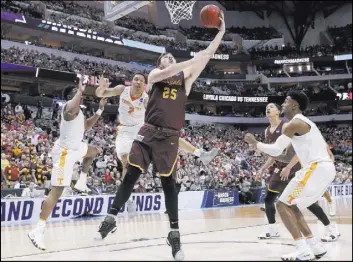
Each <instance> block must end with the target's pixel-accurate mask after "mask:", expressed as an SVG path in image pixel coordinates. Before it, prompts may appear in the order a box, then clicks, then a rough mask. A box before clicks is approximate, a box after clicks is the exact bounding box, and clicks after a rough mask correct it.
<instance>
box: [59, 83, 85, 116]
mask: <svg viewBox="0 0 353 262" xmlns="http://www.w3.org/2000/svg"><path fill="white" fill-rule="evenodd" d="M85 88H86V85H84V84H83V77H81V78H80V80H79V83H78V89H77V92H76V94H75V96H74V97H73V98H72V99H71V100H69V101H68V102H67V103H66V105H65V108H64V118H65V120H66V121H70V120H72V119H73V118H74V117H75V116H76V114H77V113H78V111H79V110H80V104H81V98H82V93H83V92H84V91H85Z"/></svg>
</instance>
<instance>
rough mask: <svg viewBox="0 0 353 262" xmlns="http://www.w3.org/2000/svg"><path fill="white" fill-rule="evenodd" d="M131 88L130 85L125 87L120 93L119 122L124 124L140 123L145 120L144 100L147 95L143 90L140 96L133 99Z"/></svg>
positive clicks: (133, 124)
mask: <svg viewBox="0 0 353 262" xmlns="http://www.w3.org/2000/svg"><path fill="white" fill-rule="evenodd" d="M131 89H132V87H131V86H127V87H125V89H124V91H123V92H122V93H121V95H120V103H119V122H120V124H121V125H124V126H135V125H140V124H143V122H144V120H145V112H146V108H145V105H144V101H145V99H146V98H147V97H148V95H147V93H146V92H143V94H142V96H141V97H140V98H136V99H133V98H132V97H131Z"/></svg>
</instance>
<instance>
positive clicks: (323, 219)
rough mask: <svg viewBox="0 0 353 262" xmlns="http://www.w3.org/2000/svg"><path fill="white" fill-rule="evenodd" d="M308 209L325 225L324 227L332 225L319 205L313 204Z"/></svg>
mask: <svg viewBox="0 0 353 262" xmlns="http://www.w3.org/2000/svg"><path fill="white" fill-rule="evenodd" d="M308 209H309V210H310V212H311V213H313V214H314V215H315V216H316V217H317V218H318V219H319V220H320V221H321V223H322V224H324V226H328V225H330V220H329V219H328V217H327V216H326V214H325V212H324V210H323V209H322V208H321V207H320V206H319V204H318V203H314V204H312V205H311V206H309V207H308Z"/></svg>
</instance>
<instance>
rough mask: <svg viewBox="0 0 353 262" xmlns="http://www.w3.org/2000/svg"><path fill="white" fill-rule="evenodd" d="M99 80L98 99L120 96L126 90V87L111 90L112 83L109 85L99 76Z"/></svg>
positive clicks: (120, 86)
mask: <svg viewBox="0 0 353 262" xmlns="http://www.w3.org/2000/svg"><path fill="white" fill-rule="evenodd" d="M98 80H99V86H98V88H97V89H96V96H97V97H111V96H120V95H121V94H122V92H123V91H124V89H125V86H124V85H117V86H116V87H113V88H109V85H110V83H108V82H107V81H106V79H104V77H103V76H99V78H98Z"/></svg>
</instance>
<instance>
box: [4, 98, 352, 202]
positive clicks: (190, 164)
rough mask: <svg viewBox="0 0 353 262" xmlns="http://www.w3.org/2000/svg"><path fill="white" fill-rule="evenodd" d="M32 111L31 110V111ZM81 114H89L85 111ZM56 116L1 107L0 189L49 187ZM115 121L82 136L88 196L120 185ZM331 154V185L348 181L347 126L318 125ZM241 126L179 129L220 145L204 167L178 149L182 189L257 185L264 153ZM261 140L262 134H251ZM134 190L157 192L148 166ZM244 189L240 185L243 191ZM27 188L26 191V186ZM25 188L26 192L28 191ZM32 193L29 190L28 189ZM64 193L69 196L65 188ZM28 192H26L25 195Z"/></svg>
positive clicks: (201, 143) (201, 142)
mask: <svg viewBox="0 0 353 262" xmlns="http://www.w3.org/2000/svg"><path fill="white" fill-rule="evenodd" d="M32 113H33V112H32ZM85 114H86V115H87V116H89V115H91V114H92V112H90V111H86V112H85ZM58 122H59V118H55V119H54V120H48V119H42V118H37V117H36V114H34V118H33V114H32V115H31V113H30V112H29V108H28V107H27V106H24V105H20V104H17V105H14V104H7V105H2V109H1V174H2V176H1V185H2V188H26V187H29V188H31V189H30V190H33V188H35V189H38V190H39V189H42V190H45V191H46V192H48V191H49V190H50V176H51V168H52V162H51V158H50V149H51V147H52V145H53V142H54V141H55V139H56V138H57V137H58V135H59V128H58V126H59V125H58ZM116 124H117V123H116V122H113V121H109V120H108V119H104V118H102V119H100V120H99V121H98V122H97V124H96V125H95V126H94V127H93V128H92V129H91V130H89V131H87V132H86V134H85V140H86V141H87V142H89V143H91V144H94V145H97V146H98V147H99V148H100V150H99V152H100V153H99V155H98V156H97V158H96V159H95V160H94V162H93V165H92V167H91V169H90V172H89V177H88V186H89V188H90V189H91V190H92V194H101V193H112V192H115V190H116V189H117V187H118V186H119V185H120V183H121V163H120V161H119V160H118V159H117V157H116V154H115V143H114V139H115V132H116ZM320 128H321V130H322V131H323V135H324V136H325V137H326V139H327V142H328V144H329V145H330V146H331V148H332V151H333V153H334V155H335V157H336V167H337V171H338V173H337V177H336V179H335V182H336V183H351V182H352V168H351V161H352V138H351V132H352V127H351V126H349V127H328V126H322V127H320ZM246 132H247V130H244V129H240V128H237V127H234V126H227V127H217V126H215V125H205V126H198V127H195V126H194V127H191V126H189V127H185V128H184V129H183V130H182V135H181V136H182V137H184V138H186V139H187V140H188V141H190V142H191V143H192V144H193V145H195V146H197V147H199V148H203V149H205V150H210V149H212V148H214V147H216V148H219V149H220V153H219V155H218V156H217V157H216V158H215V159H214V160H213V161H212V162H211V163H210V164H209V165H207V166H204V165H203V164H202V163H201V162H200V161H199V160H198V159H197V158H195V157H194V156H193V155H190V154H186V153H184V152H181V151H180V155H179V164H180V168H182V169H184V170H185V171H186V175H185V176H184V177H183V178H182V179H181V180H182V189H181V190H182V191H188V190H202V189H213V188H222V187H223V188H224V187H237V188H239V189H240V190H243V189H244V187H245V186H246V185H251V187H257V186H263V185H264V183H265V181H257V180H256V171H257V170H258V169H259V167H261V165H262V164H263V163H264V162H265V161H266V157H265V156H263V155H261V154H259V153H257V152H254V151H253V150H252V149H251V148H249V147H248V145H247V144H246V143H245V142H244V141H243V137H244V135H245V133H246ZM256 136H257V137H258V139H260V140H263V139H264V138H263V132H262V133H260V134H256ZM79 172H80V167H79V165H76V167H75V169H74V174H73V181H74V182H73V183H75V181H76V180H77V179H78V174H79ZM134 190H135V192H160V190H161V184H160V179H159V177H158V175H157V174H156V173H155V172H154V170H153V169H152V167H150V169H149V170H148V172H147V173H146V174H145V175H143V176H141V178H140V179H139V181H138V183H137V185H136V186H135V188H134ZM244 190H245V189H244ZM27 191H28V190H27ZM27 191H26V194H28V192H27ZM30 192H32V191H30ZM65 194H67V195H70V194H73V192H72V190H70V188H69V189H68V190H67V191H66V193H65ZM30 196H31V195H30Z"/></svg>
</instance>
